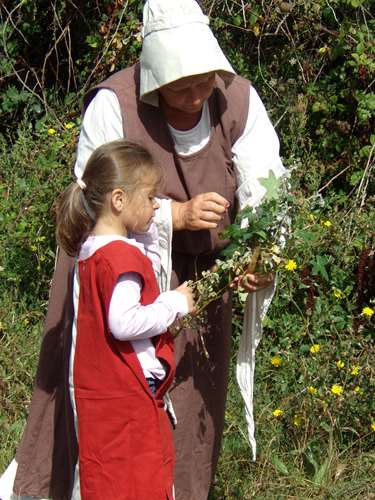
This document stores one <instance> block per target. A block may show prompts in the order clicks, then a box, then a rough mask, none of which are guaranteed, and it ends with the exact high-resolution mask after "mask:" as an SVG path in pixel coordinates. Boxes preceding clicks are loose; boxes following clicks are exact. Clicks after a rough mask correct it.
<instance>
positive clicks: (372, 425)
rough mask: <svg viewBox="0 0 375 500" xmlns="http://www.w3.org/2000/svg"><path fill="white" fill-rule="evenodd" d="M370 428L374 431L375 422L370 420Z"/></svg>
mask: <svg viewBox="0 0 375 500" xmlns="http://www.w3.org/2000/svg"><path fill="white" fill-rule="evenodd" d="M370 429H371V430H372V432H375V422H371V425H370Z"/></svg>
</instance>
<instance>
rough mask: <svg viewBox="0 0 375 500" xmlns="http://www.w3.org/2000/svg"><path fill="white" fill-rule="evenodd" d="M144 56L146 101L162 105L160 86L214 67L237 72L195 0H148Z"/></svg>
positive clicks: (142, 90) (143, 94) (142, 86)
mask: <svg viewBox="0 0 375 500" xmlns="http://www.w3.org/2000/svg"><path fill="white" fill-rule="evenodd" d="M142 34H143V44H142V53H141V57H140V65H141V82H140V98H141V100H142V101H144V102H147V103H148V104H152V105H154V106H157V105H158V93H157V92H156V90H157V89H159V88H160V87H162V86H163V85H167V84H168V83H171V82H174V81H175V80H179V79H180V78H184V77H186V76H191V75H199V74H202V73H208V72H210V71H218V72H224V73H229V75H233V74H235V72H234V70H233V68H232V66H231V65H230V64H229V62H228V60H227V58H226V57H225V56H224V54H223V52H222V50H221V48H220V47H219V44H218V43H217V40H216V38H215V37H214V35H213V33H212V31H211V29H210V28H209V20H208V17H207V16H205V15H204V14H203V12H202V10H201V8H200V7H199V5H198V3H197V2H196V1H195V0H147V1H146V3H145V6H144V9H143V31H142Z"/></svg>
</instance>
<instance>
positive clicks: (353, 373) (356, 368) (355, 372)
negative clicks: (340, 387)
mask: <svg viewBox="0 0 375 500" xmlns="http://www.w3.org/2000/svg"><path fill="white" fill-rule="evenodd" d="M360 369H361V367H360V366H359V365H354V366H353V368H352V371H351V372H350V375H359V370H360Z"/></svg>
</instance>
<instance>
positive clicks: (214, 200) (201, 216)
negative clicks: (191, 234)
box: [172, 192, 230, 231]
mask: <svg viewBox="0 0 375 500" xmlns="http://www.w3.org/2000/svg"><path fill="white" fill-rule="evenodd" d="M229 206H230V203H229V202H228V201H227V200H226V199H225V198H223V196H221V195H219V194H218V193H214V192H212V193H202V194H198V195H197V196H194V198H192V199H191V200H189V201H186V202H184V203H180V202H177V201H172V219H173V229H174V230H175V231H179V230H181V229H189V230H190V231H199V230H200V229H213V228H215V227H217V225H218V222H219V221H220V220H222V219H223V215H224V214H225V212H226V211H227V210H228V208H229Z"/></svg>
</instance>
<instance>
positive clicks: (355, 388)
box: [354, 385, 361, 394]
mask: <svg viewBox="0 0 375 500" xmlns="http://www.w3.org/2000/svg"><path fill="white" fill-rule="evenodd" d="M354 392H355V393H356V394H359V393H360V392H361V388H360V387H359V385H357V386H356V387H354Z"/></svg>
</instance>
